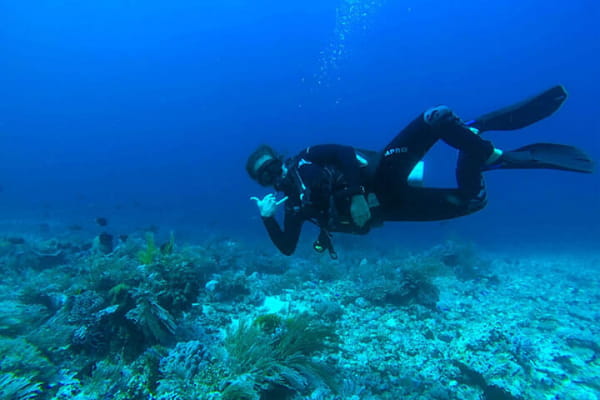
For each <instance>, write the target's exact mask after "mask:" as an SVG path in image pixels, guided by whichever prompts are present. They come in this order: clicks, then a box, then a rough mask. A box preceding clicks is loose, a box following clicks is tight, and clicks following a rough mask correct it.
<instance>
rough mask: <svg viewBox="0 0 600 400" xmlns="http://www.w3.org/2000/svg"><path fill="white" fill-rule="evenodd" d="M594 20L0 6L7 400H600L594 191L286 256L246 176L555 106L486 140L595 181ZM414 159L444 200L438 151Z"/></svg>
mask: <svg viewBox="0 0 600 400" xmlns="http://www.w3.org/2000/svg"><path fill="white" fill-rule="evenodd" d="M599 18H600V4H599V3H598V2H597V1H595V0H573V1H570V2H563V1H556V0H550V1H541V0H520V1H516V0H506V1H498V2H485V1H476V0H463V1H440V0H419V1H404V0H320V1H317V0H306V1H303V2H287V1H279V2H277V1H266V0H258V1H253V2H250V1H243V0H222V1H191V0H181V1H174V2H166V1H162V0H147V1H138V0H106V1H102V2H77V1H71V0H62V1H50V0H41V1H30V0H23V1H12V2H11V1H2V2H0V142H1V146H0V163H1V164H2V168H1V169H0V271H1V272H2V278H1V279H0V287H1V290H0V293H2V294H1V295H0V400H5V399H6V400H8V399H101V398H120V399H161V400H166V399H399V398H406V399H480V398H483V399H489V400H491V399H531V398H553V399H578V400H579V399H598V398H600V384H598V382H600V361H598V360H599V359H600V358H598V355H600V340H599V339H598V337H599V336H598V334H599V333H600V305H598V303H599V300H600V291H599V290H600V289H599V287H600V286H599V285H598V284H599V283H600V282H599V279H600V278H599V276H600V275H599V274H598V271H599V269H600V253H599V247H600V246H599V243H600V179H599V178H598V172H597V171H595V172H593V173H591V174H578V173H572V172H566V171H557V170H533V169H515V170H498V171H489V172H485V174H484V176H485V179H486V183H487V196H488V197H487V200H488V204H487V206H486V207H485V208H483V209H482V210H480V211H478V212H475V213H473V214H471V215H467V216H464V217H461V218H456V219H450V220H446V221H441V222H440V221H435V222H386V223H385V224H384V226H383V227H381V228H377V229H374V230H373V231H372V232H370V233H369V234H368V235H365V236H352V235H345V234H339V233H334V234H333V242H334V243H335V246H336V250H337V253H338V255H339V259H338V260H332V259H330V257H329V256H328V255H327V252H325V253H323V254H320V253H316V252H315V251H314V250H313V242H314V241H315V239H316V238H317V236H318V234H319V231H318V229H316V228H315V227H314V226H309V224H305V227H304V231H303V232H302V235H301V237H300V241H299V244H298V247H297V250H296V253H295V254H294V255H292V256H291V257H286V256H284V255H282V254H280V252H279V250H278V249H277V247H276V246H274V245H273V243H271V240H270V237H269V235H268V234H267V232H266V231H265V227H264V226H263V221H262V219H261V216H260V213H259V209H258V208H257V204H256V202H255V201H251V200H250V198H251V197H253V196H256V197H260V198H262V197H263V196H265V195H267V194H268V193H270V192H273V190H272V189H269V188H265V187H262V186H260V185H258V184H257V183H256V182H254V181H253V180H252V179H250V177H249V176H248V174H247V172H246V170H245V165H246V160H247V159H248V157H249V155H250V154H251V153H252V152H253V151H254V150H255V149H256V148H257V147H258V146H259V145H261V144H268V145H270V146H272V147H273V148H274V149H275V150H276V151H278V152H280V153H281V154H282V155H284V156H285V157H292V156H294V155H296V154H298V153H299V152H300V151H302V150H303V149H305V148H307V147H309V146H314V145H317V144H332V143H335V144H343V145H350V146H355V147H358V148H364V149H370V150H376V151H380V150H382V149H383V148H384V147H385V146H386V145H387V144H388V143H389V142H390V141H391V140H392V138H394V136H395V135H396V134H397V133H398V132H400V130H402V129H403V128H404V127H405V126H406V125H408V124H409V123H410V122H411V121H412V120H413V119H414V118H416V117H417V116H419V115H420V113H422V112H424V111H425V110H427V109H429V108H430V107H434V106H438V105H441V104H445V105H448V106H449V107H451V108H452V109H453V110H454V111H455V112H456V113H457V114H458V115H459V116H460V117H461V118H463V119H464V120H465V121H468V120H470V119H472V118H475V117H477V116H479V115H482V114H485V113H488V112H491V111H494V110H497V109H499V108H501V107H503V106H507V105H510V104H513V103H515V102H518V101H521V100H524V99H526V98H529V97H530V96H533V95H535V94H538V93H540V92H542V91H544V90H546V89H548V88H551V87H553V86H556V85H563V86H564V87H565V88H566V90H567V92H568V99H567V100H566V102H565V103H564V105H562V107H561V108H560V109H559V110H558V111H557V112H555V113H554V114H552V115H551V116H549V117H548V118H545V119H543V120H541V121H539V122H537V123H535V124H533V125H531V126H528V127H525V128H523V129H520V130H514V131H513V130H510V131H499V132H489V133H486V134H485V139H486V140H490V141H491V142H493V144H494V146H496V147H497V148H500V149H503V150H505V151H508V150H511V149H516V148H520V147H522V146H524V145H528V144H531V143H540V142H542V143H561V144H566V145H571V146H576V147H577V148H579V149H582V150H583V151H584V152H585V153H586V154H587V155H588V156H589V157H590V158H591V159H592V160H596V161H597V160H598V159H600V140H599V139H598V135H599V134H600V122H599V118H598V109H597V106H598V94H599V93H600V78H599V77H598V71H600V28H598V26H597V21H598V20H599ZM424 161H425V170H424V185H425V186H435V187H455V186H456V180H455V176H454V174H455V172H454V171H455V167H456V162H457V151H456V150H455V149H453V148H451V147H450V146H448V145H447V144H445V143H443V142H440V143H438V144H436V145H435V146H434V147H433V149H432V150H431V151H430V152H428V153H427V155H426V156H425V159H424ZM279 196H280V197H281V194H280V195H279ZM280 197H279V198H280ZM281 208H283V207H281ZM280 211H281V210H280ZM282 214H283V213H282V212H278V213H277V214H276V218H277V219H278V220H280V221H281V218H282V216H283V215H282Z"/></svg>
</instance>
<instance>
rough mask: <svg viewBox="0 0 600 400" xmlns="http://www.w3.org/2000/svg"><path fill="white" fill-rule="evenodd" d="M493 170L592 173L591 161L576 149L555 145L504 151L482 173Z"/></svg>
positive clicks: (531, 145)
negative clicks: (545, 170)
mask: <svg viewBox="0 0 600 400" xmlns="http://www.w3.org/2000/svg"><path fill="white" fill-rule="evenodd" d="M495 169H558V170H563V171H573V172H584V173H588V174H589V173H592V172H594V162H593V161H592V159H591V158H590V157H589V156H588V155H587V154H585V153H584V152H583V151H581V150H579V149H578V148H577V147H573V146H567V145H564V144H555V143H534V144H530V145H527V146H524V147H521V148H518V149H516V150H512V151H505V152H504V153H503V154H502V156H501V157H500V158H499V159H498V161H497V162H495V163H493V164H491V165H486V166H484V167H483V168H482V170H483V171H491V170H495Z"/></svg>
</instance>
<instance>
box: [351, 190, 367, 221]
mask: <svg viewBox="0 0 600 400" xmlns="http://www.w3.org/2000/svg"><path fill="white" fill-rule="evenodd" d="M350 215H351V216H352V220H353V221H354V223H355V224H356V225H358V226H359V227H360V228H362V227H363V226H364V225H365V224H366V223H367V222H368V221H369V220H370V219H371V210H370V209H369V203H367V199H365V196H363V195H362V194H357V195H354V196H352V202H351V204H350Z"/></svg>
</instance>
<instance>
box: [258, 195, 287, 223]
mask: <svg viewBox="0 0 600 400" xmlns="http://www.w3.org/2000/svg"><path fill="white" fill-rule="evenodd" d="M287 199H288V197H287V196H285V197H284V198H283V199H281V200H279V201H277V198H276V197H275V195H274V194H273V193H269V194H268V195H266V196H265V197H263V198H262V200H261V199H259V198H258V197H254V196H253V197H250V200H254V201H256V205H257V206H258V209H259V210H260V216H261V217H263V218H269V217H272V216H273V215H275V212H276V211H277V207H278V206H280V205H281V204H283V203H285V201H286V200H287Z"/></svg>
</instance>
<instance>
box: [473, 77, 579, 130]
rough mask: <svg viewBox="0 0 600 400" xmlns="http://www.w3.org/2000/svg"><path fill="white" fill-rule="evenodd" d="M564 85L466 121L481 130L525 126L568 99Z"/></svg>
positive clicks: (546, 115)
mask: <svg viewBox="0 0 600 400" xmlns="http://www.w3.org/2000/svg"><path fill="white" fill-rule="evenodd" d="M567 97H568V94H567V91H566V90H565V88H564V87H563V86H562V85H558V86H554V87H552V88H550V89H548V90H546V91H544V92H542V93H540V94H538V95H536V96H533V97H531V98H529V99H527V100H524V101H521V102H519V103H516V104H513V105H511V106H508V107H504V108H501V109H499V110H497V111H493V112H491V113H488V114H484V115H482V116H480V117H478V118H475V119H473V120H471V121H469V122H467V123H466V125H467V126H469V127H472V128H476V129H478V130H479V132H481V133H482V132H485V131H511V130H514V129H520V128H524V127H526V126H529V125H531V124H533V123H535V122H538V121H540V120H542V119H544V118H546V117H549V116H550V115H552V114H554V112H556V111H557V110H558V109H559V108H560V106H562V104H563V103H564V102H565V100H567Z"/></svg>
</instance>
